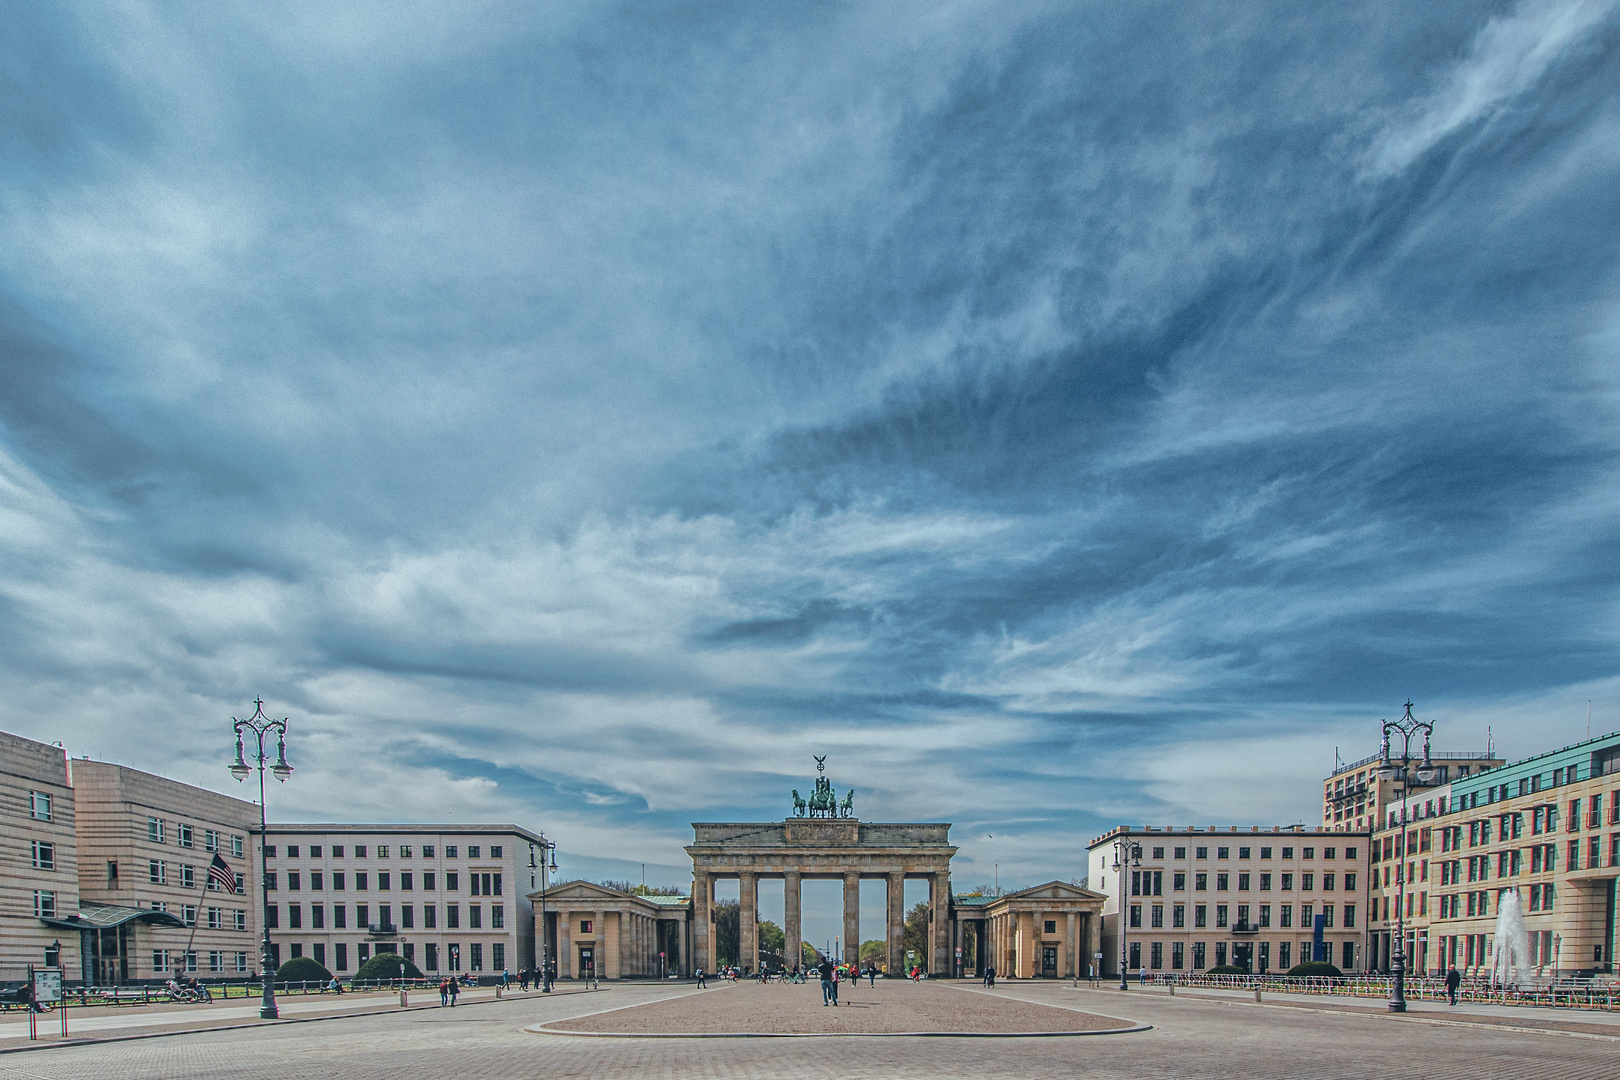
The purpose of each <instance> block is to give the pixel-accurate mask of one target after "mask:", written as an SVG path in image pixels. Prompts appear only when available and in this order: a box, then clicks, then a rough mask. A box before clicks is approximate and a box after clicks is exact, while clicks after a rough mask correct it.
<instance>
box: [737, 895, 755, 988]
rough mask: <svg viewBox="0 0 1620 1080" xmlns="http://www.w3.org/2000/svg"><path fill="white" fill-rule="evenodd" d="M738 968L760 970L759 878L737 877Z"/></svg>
mask: <svg viewBox="0 0 1620 1080" xmlns="http://www.w3.org/2000/svg"><path fill="white" fill-rule="evenodd" d="M737 898H738V901H739V903H738V905H737V953H738V957H737V966H738V967H742V968H746V969H748V970H749V971H758V970H759V876H758V875H757V874H753V873H749V872H747V871H744V872H743V873H741V874H739V875H737Z"/></svg>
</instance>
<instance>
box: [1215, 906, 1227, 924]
mask: <svg viewBox="0 0 1620 1080" xmlns="http://www.w3.org/2000/svg"><path fill="white" fill-rule="evenodd" d="M1215 925H1216V926H1225V925H1226V905H1225V904H1216V905H1215Z"/></svg>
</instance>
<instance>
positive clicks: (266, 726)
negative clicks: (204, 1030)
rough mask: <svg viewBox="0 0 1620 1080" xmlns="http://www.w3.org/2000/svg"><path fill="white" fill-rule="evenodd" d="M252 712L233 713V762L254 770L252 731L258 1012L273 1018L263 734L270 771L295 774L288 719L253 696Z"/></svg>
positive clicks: (236, 767) (240, 773)
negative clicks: (248, 737) (271, 747)
mask: <svg viewBox="0 0 1620 1080" xmlns="http://www.w3.org/2000/svg"><path fill="white" fill-rule="evenodd" d="M253 705H254V709H253V715H252V716H250V717H248V718H247V719H246V720H238V719H237V718H236V717H234V716H233V717H231V726H232V729H233V730H234V731H235V732H236V760H235V761H234V762H232V763H231V775H232V776H234V777H236V779H237V780H238V781H242V780H246V779H247V778H248V774H249V773H251V772H252V771H253V768H252V766H250V765H248V763H247V760H246V759H245V758H244V757H243V756H242V733H243V732H244V731H250V732H252V733H253V737H254V738H255V739H257V740H258V748H257V750H256V752H255V755H254V758H253V760H254V762H255V763H256V764H257V765H258V768H259V886H260V893H261V895H262V903H263V905H264V908H263V910H262V911H261V912H260V918H261V919H262V920H263V922H264V941H263V942H261V943H260V946H259V947H260V949H261V951H262V952H263V954H264V956H263V959H262V960H261V961H260V971H261V974H262V975H263V976H264V1003H263V1004H262V1005H261V1006H260V1007H259V1016H260V1017H261V1018H262V1019H265V1020H274V1019H275V1018H276V1017H277V1015H278V1013H277V1012H276V968H275V965H274V964H273V963H272V962H271V956H272V953H271V948H270V856H269V854H268V853H267V852H266V851H265V841H266V840H267V839H268V838H269V828H268V824H267V822H266V819H265V814H264V770H265V762H266V761H268V760H270V758H269V755H268V754H266V753H265V751H264V737H265V736H266V735H268V734H270V733H271V732H272V731H273V732H275V733H276V763H275V764H274V765H271V766H270V772H271V773H272V774H273V775H274V776H275V778H276V779H277V780H280V781H282V782H285V781H286V779H287V777H289V776H291V775H292V771H293V769H292V766H291V765H289V764H287V721H286V719H281V720H272V719H271V718H270V717H268V716H266V715H264V700H263V699H262V698H254V699H253Z"/></svg>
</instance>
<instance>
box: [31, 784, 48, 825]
mask: <svg viewBox="0 0 1620 1080" xmlns="http://www.w3.org/2000/svg"><path fill="white" fill-rule="evenodd" d="M28 816H29V817H31V818H33V819H34V820H35V821H49V820H51V793H50V792H48V791H30V792H29V793H28Z"/></svg>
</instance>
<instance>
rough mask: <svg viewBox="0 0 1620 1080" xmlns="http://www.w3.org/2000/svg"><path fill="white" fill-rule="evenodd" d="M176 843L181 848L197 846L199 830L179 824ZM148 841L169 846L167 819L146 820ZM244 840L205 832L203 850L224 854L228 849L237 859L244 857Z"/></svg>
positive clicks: (219, 833)
mask: <svg viewBox="0 0 1620 1080" xmlns="http://www.w3.org/2000/svg"><path fill="white" fill-rule="evenodd" d="M174 835H175V842H176V843H178V844H179V845H180V846H181V847H184V848H189V847H196V846H197V830H196V829H195V828H193V827H192V826H190V825H187V824H185V823H183V822H182V823H179V824H177V825H176V826H175V828H174ZM146 839H147V840H148V841H150V842H151V843H154V844H167V843H168V842H169V822H168V820H167V819H166V818H160V817H148V818H147V819H146ZM242 843H243V841H242V838H241V837H240V836H227V835H226V834H225V833H222V832H220V831H219V830H218V829H204V830H203V850H204V851H218V852H223V851H226V850H227V849H228V850H229V851H230V853H231V854H232V855H233V856H235V857H236V858H238V859H240V858H241V857H242Z"/></svg>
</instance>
